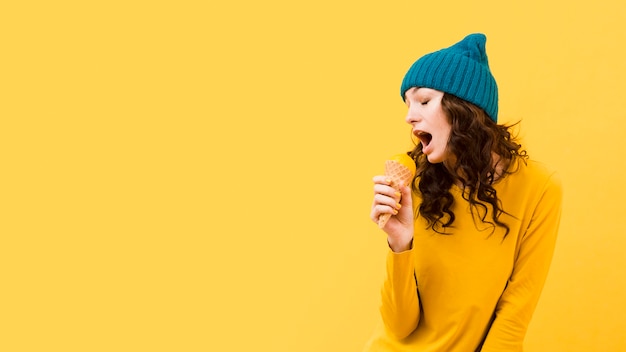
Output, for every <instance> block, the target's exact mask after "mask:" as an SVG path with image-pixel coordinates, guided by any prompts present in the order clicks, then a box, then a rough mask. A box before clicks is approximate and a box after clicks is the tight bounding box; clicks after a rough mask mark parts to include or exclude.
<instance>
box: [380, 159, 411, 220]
mask: <svg viewBox="0 0 626 352" xmlns="http://www.w3.org/2000/svg"><path fill="white" fill-rule="evenodd" d="M404 156H405V157H406V158H407V159H408V162H407V160H400V161H399V160H387V161H385V176H387V177H389V179H390V180H391V187H393V188H395V189H396V190H398V191H400V188H401V187H404V186H407V185H408V184H409V183H410V182H411V180H412V179H413V176H414V175H415V164H414V163H413V160H411V159H410V158H409V157H408V156H406V154H405V155H404ZM409 162H410V164H409ZM405 164H409V166H406V165H405ZM410 166H412V167H410ZM390 218H391V214H382V215H380V216H379V217H378V227H380V228H381V229H382V228H383V227H385V224H387V221H389V219H390Z"/></svg>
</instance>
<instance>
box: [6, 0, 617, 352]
mask: <svg viewBox="0 0 626 352" xmlns="http://www.w3.org/2000/svg"><path fill="white" fill-rule="evenodd" d="M0 17H1V18H0V33H2V34H1V36H0V41H1V44H2V45H1V48H2V49H1V50H2V55H1V57H2V58H1V59H0V61H2V65H0V87H1V88H0V89H1V91H0V119H1V126H0V134H1V137H0V167H1V168H2V172H1V176H0V179H1V180H2V182H0V187H1V189H0V204H1V208H0V219H1V221H0V282H1V285H2V289H1V290H0V292H2V293H1V296H2V299H0V350H2V351H277V352H282V351H285V352H287V351H289V352H291V351H299V352H308V351H316V352H317V351H342V352H347V351H360V350H361V348H362V346H363V344H364V342H365V340H366V339H367V338H368V337H369V335H370V332H371V331H372V329H373V327H374V324H375V323H376V321H377V319H378V304H379V287H380V284H381V280H382V277H383V267H384V255H385V252H386V247H385V239H384V236H383V234H382V233H381V232H380V231H379V230H378V229H377V227H376V225H375V224H373V223H372V222H371V221H370V220H369V217H368V216H369V207H370V203H371V193H372V191H371V178H372V176H373V175H375V174H377V173H380V172H382V165H383V162H384V160H385V158H386V157H388V156H390V155H391V154H395V153H397V152H399V151H403V150H405V149H406V148H408V147H409V146H410V143H409V139H408V137H409V130H408V127H407V126H405V123H404V122H403V118H404V114H405V108H404V106H403V105H402V102H401V100H400V97H399V93H398V90H399V85H400V80H401V78H402V76H403V74H404V73H405V71H406V69H408V67H409V65H410V64H411V63H412V62H413V61H414V60H415V59H416V58H417V57H419V56H420V55H422V54H424V53H426V52H430V51H433V50H437V49H440V48H442V47H444V46H447V45H451V44H453V43H454V42H456V41H458V40H460V39H461V38H462V37H463V36H464V35H465V34H468V33H470V32H484V33H486V34H487V36H488V41H487V50H488V53H489V57H490V62H491V67H492V71H493V73H494V75H495V76H496V78H497V80H498V82H499V87H500V98H501V106H500V119H501V121H502V122H513V121H517V120H522V124H521V127H520V133H521V136H522V138H523V142H524V143H525V145H526V147H527V149H528V151H529V153H530V154H531V155H532V156H533V157H534V158H536V159H539V160H542V161H544V162H546V163H549V164H551V165H553V166H555V167H556V168H557V169H559V170H560V172H561V176H562V178H563V181H564V185H565V204H564V213H563V223H562V230H561V233H560V238H559V241H558V247H557V250H556V253H555V257H554V263H553V266H552V268H551V272H550V276H549V279H548V282H547V285H546V288H545V291H544V294H543V296H542V298H541V301H540V304H539V306H538V309H537V311H536V314H535V317H534V320H533V321H532V323H531V326H530V329H529V331H528V335H527V338H526V350H527V351H533V352H541V351H550V352H552V351H568V352H576V351H585V352H587V351H602V352H607V351H609V352H611V351H615V352H617V351H624V350H626V338H625V337H624V336H625V335H624V331H625V330H626V300H625V299H624V297H626V278H625V274H624V268H625V267H626V255H624V253H625V252H626V225H625V222H624V216H625V215H626V214H625V213H624V206H623V203H624V199H625V198H626V187H624V180H625V179H626V163H625V162H624V160H623V157H624V154H625V152H626V147H625V144H624V138H623V135H624V132H625V129H626V122H625V121H626V108H625V106H624V97H623V95H624V92H625V91H626V84H625V83H624V82H625V81H626V65H625V60H624V54H625V51H624V47H625V45H626V27H625V26H626V3H625V2H623V1H618V0H613V1H606V0H599V1H593V2H582V1H574V2H572V1H559V2H550V1H540V0H531V1H524V2H510V1H496V0H492V1H458V0H457V1H428V2H427V1H382V2H380V1H330V0H321V1H314V2H297V1H295V2H294V1H279V0H268V1H219V2H218V1H208V2H207V1H195V2H194V1H169V2H167V1H150V2H149V1H144V2H137V1H114V2H111V1H96V2H85V1H50V2H44V1H40V2H34V1H20V2H17V1H15V2H7V3H5V4H3V5H2V6H1V10H0Z"/></svg>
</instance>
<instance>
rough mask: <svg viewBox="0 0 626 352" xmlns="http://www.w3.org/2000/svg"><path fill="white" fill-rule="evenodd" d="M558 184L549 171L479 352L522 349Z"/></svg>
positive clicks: (550, 247) (543, 270) (551, 239)
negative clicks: (548, 176)
mask: <svg viewBox="0 0 626 352" xmlns="http://www.w3.org/2000/svg"><path fill="white" fill-rule="evenodd" d="M562 194H563V191H562V186H561V182H560V180H559V179H558V178H557V177H556V176H555V175H554V174H553V175H552V176H551V177H550V178H549V179H548V182H547V183H546V186H545V187H544V191H543V194H542V196H541V198H540V200H539V202H538V204H537V206H536V208H535V211H534V212H533V215H532V219H531V221H530V224H529V226H528V229H527V230H526V233H525V234H524V235H523V236H524V237H523V238H522V239H521V242H520V248H519V253H518V256H517V258H516V260H515V265H514V268H513V273H512V275H511V277H510V278H509V281H508V283H507V285H506V288H505V289H504V292H503V293H502V296H501V297H500V300H499V301H498V304H497V305H496V310H495V319H494V321H493V324H492V326H491V328H490V330H489V332H488V334H487V337H486V340H485V342H484V344H483V346H482V349H481V350H480V351H481V352H496V351H497V352H503V351H507V352H508V351H522V344H523V341H524V336H525V335H526V330H527V328H528V324H529V323H530V319H531V317H532V314H533V312H534V310H535V307H536V305H537V302H538V300H539V296H540V294H541V291H542V289H543V286H544V283H545V280H546V277H547V275H548V270H549V268H550V263H551V262H552V256H553V253H554V247H555V244H556V237H557V232H558V229H559V223H560V217H561V201H562Z"/></svg>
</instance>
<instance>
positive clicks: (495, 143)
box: [407, 94, 528, 237]
mask: <svg viewBox="0 0 626 352" xmlns="http://www.w3.org/2000/svg"><path fill="white" fill-rule="evenodd" d="M441 105H442V110H443V112H444V113H445V115H446V116H447V118H448V122H449V123H450V124H451V126H452V128H451V132H450V139H449V141H448V145H447V148H448V150H449V152H450V153H451V154H452V155H454V156H455V161H454V162H453V163H452V164H451V165H450V164H448V165H444V163H437V164H431V163H430V162H428V160H427V158H426V155H425V154H424V153H423V152H422V145H421V143H419V144H416V146H415V148H414V149H413V150H412V151H410V152H408V153H407V154H408V155H409V156H411V157H412V158H413V160H415V164H416V165H417V172H416V175H415V178H414V179H413V183H412V184H413V190H414V191H416V192H419V194H421V198H422V203H421V204H420V205H419V209H418V210H419V214H420V215H421V216H423V217H424V218H425V219H426V220H427V221H428V224H429V227H430V228H431V229H432V230H434V231H436V232H438V233H443V232H442V230H443V229H445V228H447V227H451V226H452V224H453V222H454V219H455V216H454V212H453V211H452V210H451V208H452V204H453V202H454V197H453V195H452V193H451V192H450V188H451V187H452V185H453V184H454V183H457V184H460V185H462V187H461V189H463V198H464V199H465V200H467V201H468V202H469V204H470V209H471V212H472V214H478V218H479V219H480V220H481V222H483V223H485V224H489V225H490V226H491V227H492V229H493V230H495V228H496V226H500V227H502V228H504V229H505V231H506V232H505V234H504V237H506V236H507V235H508V233H509V230H510V229H509V226H508V225H507V224H506V223H504V222H503V221H501V219H500V216H501V215H502V214H507V213H506V211H504V209H503V208H502V203H501V201H500V199H498V195H497V193H496V190H495V188H494V187H493V183H494V181H495V180H496V179H498V178H501V177H504V176H505V175H506V174H510V173H512V172H514V171H515V170H512V168H511V167H510V166H511V165H513V164H514V161H516V160H525V159H527V158H528V155H527V153H526V151H525V150H523V149H522V146H521V144H519V143H518V142H517V139H516V137H515V136H514V135H513V134H512V132H511V129H512V127H513V126H515V124H513V125H498V124H497V123H496V122H494V121H493V120H491V119H490V118H489V116H488V115H487V114H486V113H485V112H484V110H482V109H481V108H479V107H478V106H476V105H474V104H472V103H469V102H467V101H465V100H463V99H460V98H458V97H456V96H454V95H451V94H444V95H443V98H442V100H441ZM494 160H497V162H496V163H494ZM499 170H502V171H500V174H498V173H497V172H498V171H499ZM489 209H491V219H487V214H488V212H489V211H488V210H489ZM509 215H510V214H509ZM493 230H492V233H493Z"/></svg>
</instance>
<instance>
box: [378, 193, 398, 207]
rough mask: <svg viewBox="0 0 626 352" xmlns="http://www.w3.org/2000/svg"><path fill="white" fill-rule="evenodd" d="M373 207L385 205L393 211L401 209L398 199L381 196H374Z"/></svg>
mask: <svg viewBox="0 0 626 352" xmlns="http://www.w3.org/2000/svg"><path fill="white" fill-rule="evenodd" d="M374 205H386V206H388V207H391V208H394V209H400V208H401V207H402V205H400V202H399V201H398V199H396V198H393V197H388V196H386V195H383V194H376V195H374Z"/></svg>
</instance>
